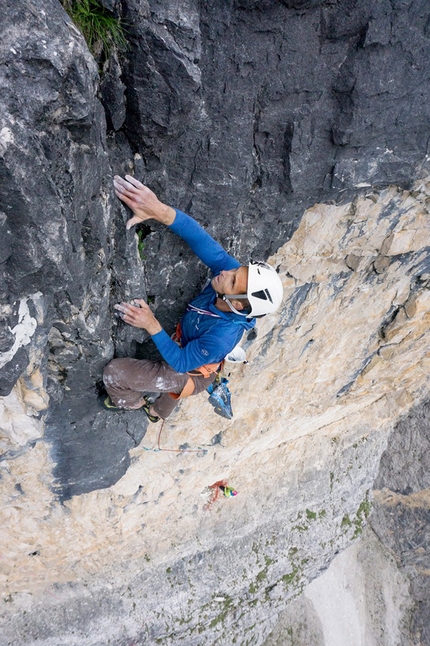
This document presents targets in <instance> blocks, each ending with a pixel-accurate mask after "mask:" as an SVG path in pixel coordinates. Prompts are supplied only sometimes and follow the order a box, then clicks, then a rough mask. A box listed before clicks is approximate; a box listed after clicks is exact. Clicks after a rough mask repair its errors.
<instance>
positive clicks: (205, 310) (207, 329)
mask: <svg viewBox="0 0 430 646" xmlns="http://www.w3.org/2000/svg"><path fill="white" fill-rule="evenodd" d="M175 210H176V217H175V220H174V222H173V224H171V225H170V227H169V228H170V229H171V230H172V231H173V232H174V233H176V234H177V235H178V236H180V237H181V238H182V239H183V240H185V242H186V243H187V244H188V245H189V247H190V248H191V249H192V251H194V253H195V254H196V255H197V256H198V257H199V258H200V260H202V262H204V263H205V265H207V266H208V267H209V269H210V270H211V271H212V273H213V275H214V276H217V275H218V274H219V273H220V272H221V271H222V270H228V269H236V268H237V267H240V263H239V262H238V261H237V260H236V259H235V258H233V256H230V255H229V254H228V253H227V252H226V251H225V249H223V248H222V246H221V245H220V244H219V243H218V242H216V241H215V240H214V239H213V238H212V236H210V235H209V233H207V231H205V230H204V229H202V227H201V226H200V225H199V224H198V223H197V222H196V221H195V220H194V219H193V218H191V217H190V216H189V215H187V214H186V213H183V212H182V211H179V210H178V209H175ZM216 299H217V294H216V292H215V290H214V288H213V287H212V285H211V284H210V283H209V284H208V285H207V286H206V287H205V288H204V290H203V291H202V292H201V293H200V294H199V295H198V296H196V298H194V299H193V300H192V301H191V303H190V305H189V306H188V308H187V311H186V313H185V314H184V316H183V317H182V319H181V329H182V337H181V347H179V346H178V345H177V344H176V343H175V342H174V341H173V340H172V339H171V338H170V337H169V335H168V334H167V333H166V332H165V330H161V332H158V333H157V334H154V335H153V336H152V339H153V341H154V343H155V344H156V346H157V348H158V350H159V351H160V353H161V355H162V357H163V359H164V360H165V361H166V362H167V363H168V364H169V365H170V366H171V367H172V368H173V369H174V370H177V372H189V371H190V370H195V369H196V368H199V367H200V366H202V365H204V364H207V363H218V362H220V361H222V360H223V359H224V358H225V357H226V356H227V354H228V353H229V352H231V350H233V348H234V347H235V346H236V345H237V344H238V343H239V341H240V339H241V337H242V334H243V332H244V331H245V330H249V329H251V328H253V327H254V326H255V319H250V320H248V319H246V318H245V317H244V316H240V315H238V314H235V313H234V312H221V311H220V310H218V309H217V308H216V307H215V302H216Z"/></svg>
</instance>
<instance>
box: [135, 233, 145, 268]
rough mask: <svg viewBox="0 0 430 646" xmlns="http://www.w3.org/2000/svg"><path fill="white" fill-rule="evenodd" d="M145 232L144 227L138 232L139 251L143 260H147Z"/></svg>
mask: <svg viewBox="0 0 430 646" xmlns="http://www.w3.org/2000/svg"><path fill="white" fill-rule="evenodd" d="M145 237H146V236H145V234H144V232H143V231H142V229H139V231H138V232H137V250H138V252H139V257H140V259H141V260H145V242H144V240H145Z"/></svg>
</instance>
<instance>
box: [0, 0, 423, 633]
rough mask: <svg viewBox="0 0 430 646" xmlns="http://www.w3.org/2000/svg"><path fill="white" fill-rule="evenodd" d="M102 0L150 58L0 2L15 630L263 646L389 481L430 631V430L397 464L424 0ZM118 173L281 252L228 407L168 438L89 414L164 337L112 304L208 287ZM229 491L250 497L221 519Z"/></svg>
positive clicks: (4, 383) (242, 248)
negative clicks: (104, 382)
mask: <svg viewBox="0 0 430 646" xmlns="http://www.w3.org/2000/svg"><path fill="white" fill-rule="evenodd" d="M102 4H103V5H105V6H106V7H108V8H109V9H110V10H111V12H112V15H114V16H117V17H121V18H122V19H123V20H124V21H125V24H126V25H127V39H128V45H129V48H128V50H127V51H126V52H122V53H120V52H114V53H113V54H112V56H111V57H110V59H109V60H106V61H102V60H97V61H96V60H95V59H94V58H93V57H92V56H91V54H90V52H89V50H88V48H87V46H86V43H85V41H84V39H83V37H82V35H81V34H80V32H79V30H78V29H77V28H76V26H75V25H74V24H73V23H72V22H71V20H70V18H69V17H68V16H67V14H66V12H65V11H64V9H63V7H62V5H61V4H60V3H59V2H58V0H44V1H43V2H41V0H18V1H17V0H6V1H5V2H4V3H3V5H4V6H3V7H2V21H1V25H0V30H1V38H0V86H1V88H2V92H1V93H0V352H1V357H0V449H1V455H0V474H1V480H0V499H1V518H0V545H1V550H0V553H1V559H2V560H1V568H0V587H1V593H2V602H1V605H0V607H1V610H0V615H1V617H2V627H1V629H0V630H1V633H0V636H1V640H0V641H2V643H6V644H8V645H9V644H10V645H13V646H21V645H22V646H24V645H25V646H30V645H32V644H36V643H37V644H39V645H40V644H42V645H43V646H68V645H76V646H78V645H79V646H85V645H88V646H101V645H103V646H105V644H107V643H111V644H114V645H115V646H131V645H132V644H135V645H137V644H139V646H140V645H141V644H151V645H152V644H155V643H162V644H166V646H169V645H172V646H173V645H176V644H178V645H179V644H184V645H186V646H193V645H195V646H197V645H198V646H201V645H202V644H208V645H211V644H215V643H216V644H221V645H223V644H224V645H225V646H231V645H232V644H234V643H240V644H243V645H245V644H247V643H248V644H252V645H253V646H254V645H258V644H262V643H264V641H265V640H266V638H268V636H269V634H270V633H271V631H272V629H276V626H277V624H278V620H279V619H280V618H282V616H283V613H284V611H285V609H286V607H287V606H288V604H289V603H290V602H291V601H292V600H293V599H295V598H296V597H297V596H298V595H299V594H300V592H301V591H302V590H303V589H304V587H305V586H306V585H307V584H308V583H309V582H310V581H311V580H313V579H315V577H317V576H318V575H319V574H320V573H321V572H323V571H325V570H326V569H327V568H328V566H329V564H330V562H331V561H332V560H333V558H334V557H335V556H336V554H338V553H340V552H342V551H343V550H344V549H346V548H348V547H349V546H350V545H351V543H353V542H354V541H356V540H357V539H359V537H360V535H361V532H362V530H363V527H364V525H365V523H366V517H367V516H368V514H369V512H370V510H371V507H372V488H373V486H374V481H375V478H376V477H378V483H377V485H375V486H376V487H377V491H378V493H377V495H376V496H375V500H376V503H377V504H375V512H374V514H375V521H374V529H375V531H376V532H377V534H378V537H379V539H380V540H381V542H382V543H383V544H384V545H385V546H386V548H387V549H389V550H391V552H392V554H394V555H395V558H396V559H397V561H398V562H399V563H400V566H401V567H404V569H405V574H406V575H407V576H408V577H410V580H411V581H413V585H411V591H412V594H411V597H410V603H411V604H415V606H417V605H418V606H419V608H418V610H419V611H417V612H415V614H413V617H414V622H415V623H414V622H412V624H411V625H413V631H414V632H413V638H414V639H415V637H416V635H418V637H417V638H416V639H421V634H424V633H423V630H424V628H423V627H425V625H426V617H427V616H428V613H427V606H426V603H425V602H424V600H425V597H426V590H427V571H428V567H427V565H426V561H425V558H424V556H425V554H426V539H425V533H424V531H423V526H424V525H425V523H424V521H423V520H422V517H425V513H426V509H427V507H426V506H425V504H426V502H425V501H426V500H427V498H426V494H425V493H424V494H423V493H420V492H421V490H423V491H425V490H426V489H427V488H428V485H425V484H422V483H421V484H420V482H421V480H419V478H418V475H417V474H421V475H422V472H423V471H425V469H424V467H423V464H424V462H423V461H422V459H421V456H420V452H422V449H420V448H418V449H417V448H416V447H417V446H418V447H422V446H423V444H421V443H420V442H418V444H416V437H415V436H411V441H410V446H411V447H415V448H414V449H413V450H414V451H415V453H416V461H415V462H414V463H413V464H411V465H410V464H409V463H408V468H407V469H406V468H405V472H407V473H410V474H411V482H412V484H410V483H407V484H405V483H404V482H403V481H402V478H401V473H402V468H403V467H402V462H401V459H400V457H398V458H396V460H395V463H396V468H395V469H394V470H393V480H390V479H389V478H388V476H387V472H389V471H390V465H391V462H390V460H391V457H389V456H390V455H391V453H390V450H394V451H395V453H396V455H398V456H400V455H401V454H402V453H403V452H404V447H403V445H402V444H401V442H400V441H399V440H398V439H397V440H396V441H395V442H394V440H392V438H393V437H394V436H395V433H396V432H397V431H396V430H394V429H399V428H400V424H401V423H403V422H404V420H405V419H407V416H408V414H409V413H411V411H412V413H411V414H413V411H417V410H418V411H424V412H422V416H423V417H424V418H425V419H427V417H428V415H427V412H426V411H427V409H426V407H425V406H424V404H423V402H425V401H426V400H427V399H428V396H429V369H428V368H429V365H428V364H429V353H428V350H429V339H428V325H429V290H428V285H429V282H428V281H429V273H430V272H429V248H430V244H429V237H430V236H429V227H428V200H429V180H428V179H427V176H428V156H427V141H428V115H429V106H430V101H429V100H428V99H429V98H430V97H429V96H428V92H429V91H428V87H429V86H428V82H427V70H428V36H429V30H428V8H427V0H414V1H413V2H412V1H410V2H402V3H399V2H394V1H393V2H381V3H372V2H370V1H367V0H366V1H363V2H346V3H333V2H331V1H327V2H326V1H324V0H311V1H310V0H309V1H308V0H304V1H301V0H294V1H290V0H288V1H287V0H286V1H285V2H282V3H279V2H274V1H273V2H272V0H262V2H254V1H252V2H248V1H246V0H238V1H237V2H234V3H221V4H222V6H221V5H220V3H219V2H218V1H217V0H214V1H209V2H205V3H200V2H197V1H194V0H187V1H186V2H183V1H181V2H179V1H178V2H158V1H155V0H151V1H149V2H147V1H146V0H127V1H123V2H117V1H115V0H103V2H102ZM126 172H131V173H133V174H135V176H137V177H139V178H141V179H143V180H144V181H146V182H147V183H148V184H149V185H150V186H151V187H152V188H153V189H154V190H156V191H157V193H158V194H159V195H160V197H161V198H162V199H163V200H165V201H166V202H168V203H171V204H174V205H175V206H178V207H180V208H182V209H184V210H186V211H187V212H190V213H191V215H193V216H195V217H196V218H197V219H198V220H199V221H200V222H201V223H202V224H203V225H204V226H205V227H206V228H207V229H208V230H209V231H210V232H211V233H212V234H213V235H214V236H215V237H216V238H217V239H219V240H220V241H221V242H222V243H223V244H225V245H226V248H227V249H228V250H229V251H230V252H231V253H233V254H234V255H235V256H236V257H238V258H239V259H240V260H241V261H243V262H245V261H246V260H247V259H248V258H249V256H250V255H253V257H259V258H267V257H268V256H270V254H272V262H273V263H274V264H275V265H276V266H277V267H278V269H279V273H280V275H281V277H282V280H283V281H284V285H285V299H284V303H283V307H282V308H281V310H280V311H279V313H277V314H276V315H274V316H271V317H267V318H266V319H264V320H262V321H260V322H259V324H258V328H257V336H255V335H254V334H251V335H249V337H248V338H246V339H244V341H243V344H244V347H246V349H247V353H248V359H249V364H247V365H244V366H236V367H233V368H230V371H231V375H230V377H229V379H230V386H231V390H232V393H233V410H234V418H233V420H231V421H226V420H225V419H222V418H221V417H219V416H216V415H215V414H214V412H213V410H212V408H211V407H210V405H209V403H208V402H207V401H206V398H205V396H204V395H201V396H199V397H198V398H195V399H194V400H190V401H187V402H183V403H182V404H181V406H180V407H179V408H178V410H177V412H176V413H175V414H174V415H173V416H172V417H171V418H170V419H169V421H168V423H166V424H165V425H164V427H163V428H162V429H161V428H160V426H159V425H149V424H148V422H147V420H146V418H145V417H143V416H142V415H140V414H139V413H131V412H130V413H127V412H124V413H121V414H119V415H110V414H108V413H107V412H105V411H102V410H100V408H99V406H98V404H97V395H98V392H99V385H100V384H99V382H100V377H101V372H102V368H103V366H104V365H105V364H106V363H107V361H108V360H109V359H110V358H111V357H112V356H114V355H116V356H124V355H137V356H143V354H144V353H147V352H152V350H151V348H150V344H149V342H147V339H146V335H145V334H143V333H142V332H140V331H138V330H135V329H131V328H130V327H128V326H125V325H123V324H122V323H121V322H119V321H118V320H117V319H115V317H114V316H113V305H114V303H116V302H117V301H118V300H122V299H130V298H132V297H135V296H147V297H148V299H150V301H151V305H152V307H153V308H154V310H155V312H156V314H157V316H158V317H159V319H160V321H161V322H162V323H163V325H164V326H165V327H166V329H167V330H171V329H172V327H173V325H174V324H175V323H176V321H177V319H178V317H179V316H180V313H181V312H182V311H183V309H184V306H185V303H186V302H187V300H189V298H190V297H191V296H192V295H193V294H194V293H196V291H197V290H198V289H199V288H200V286H201V285H202V284H203V282H204V280H205V278H206V270H205V268H204V267H202V266H201V264H199V263H198V262H197V260H196V259H195V258H194V257H193V256H192V254H191V253H190V251H189V250H187V248H186V245H184V244H183V243H182V242H181V241H178V239H177V238H176V236H174V235H173V234H172V233H171V232H169V231H165V230H163V229H162V228H161V227H158V226H155V225H152V224H151V225H149V226H148V227H143V228H142V229H141V232H140V245H138V244H137V242H138V240H137V236H136V235H135V232H134V231H129V232H128V233H126V232H125V229H124V224H125V221H126V219H127V213H126V211H125V209H124V208H123V207H122V206H121V205H120V204H119V202H118V200H116V198H115V197H114V194H113V190H112V175H113V174H114V173H126ZM273 254H274V255H273ZM417 407H418V408H417ZM399 420H400V421H399ZM384 452H385V453H384ZM381 455H384V456H385V457H384V458H383V460H382V463H381V464H382V465H384V464H388V465H389V466H388V467H385V471H384V473H385V475H384V477H383V476H382V475H381V474H382V466H380V462H381ZM387 456H388V457H387ZM384 460H385V461H386V462H384ZM378 474H379V475H378ZM388 475H390V474H388ZM386 476H387V477H386ZM219 480H227V482H228V483H229V484H230V485H232V486H234V487H235V488H236V489H237V490H238V491H239V495H238V496H237V497H235V498H234V499H226V498H220V499H219V500H217V501H215V502H214V504H213V505H212V507H211V509H210V510H209V509H208V508H207V503H208V499H209V496H210V492H211V490H210V489H208V487H210V485H212V484H214V483H215V482H217V481H219ZM409 487H410V488H411V490H410V489H409ZM385 489H388V490H389V491H388V493H387V491H385ZM381 492H382V493H381ZM410 496H412V497H410ZM418 503H419V504H418ZM396 505H397V506H398V505H401V507H400V508H401V509H403V505H404V509H405V510H408V512H410V510H418V511H417V512H416V515H417V517H418V521H419V522H420V523H421V525H420V534H419V535H420V536H421V537H422V544H420V545H417V546H414V547H413V550H412V551H413V555H412V556H411V557H410V558H411V559H412V562H413V563H414V566H413V568H415V570H414V569H413V568H409V569H408V567H409V565H410V563H409V561H408V558H406V557H404V552H405V545H406V544H407V543H408V541H409V538H407V537H409V531H404V532H403V533H402V532H398V531H397V528H396V529H395V531H396V532H397V534H398V540H397V542H396V541H393V540H391V537H392V533H393V531H394V530H393V527H392V525H391V516H390V514H391V511H390V510H391V509H392V507H393V506H396ZM376 512H378V514H376ZM400 516H401V515H400ZM412 516H413V514H411V513H410V515H409V516H408V518H409V517H412ZM415 520H417V518H415ZM402 536H403V537H404V538H402ZM384 541H385V542H384ZM409 542H410V541H409ZM420 548H423V549H424V556H423V555H422V552H419V551H418V552H417V551H416V550H419V549H420ZM353 549H355V550H357V552H356V553H357V554H358V553H359V551H360V549H361V548H359V547H354V548H353ZM406 553H407V550H406ZM399 554H400V556H399ZM393 558H394V556H393ZM402 558H403V559H404V561H405V563H406V565H404V564H403V565H402V562H401V561H402ZM414 559H415V560H414ZM402 572H403V570H402ZM408 580H409V579H408ZM307 601H309V599H308V600H307ZM307 601H306V603H307ZM308 605H309V604H308ZM415 606H414V607H415ZM411 612H412V611H411ZM314 615H315V613H314ZM314 615H313V616H314ZM411 616H412V615H411ZM314 619H315V616H314ZM427 623H428V622H427ZM311 628H312V630H313V629H314V628H315V631H316V633H315V634H317V633H318V630H320V629H321V626H320V625H319V624H318V621H317V619H315V622H314V624H312V626H311ZM411 630H412V629H411ZM272 634H273V635H276V630H275V632H274V633H272ZM369 634H370V633H369ZM372 634H373V633H372ZM404 634H405V635H406V637H405V639H408V637H407V633H404ZM411 635H412V633H411ZM411 638H412V637H411ZM406 644H407V641H406V642H405V646H406ZM326 646H332V645H331V644H330V645H329V644H326ZM402 646H403V644H402ZM414 646H415V644H414Z"/></svg>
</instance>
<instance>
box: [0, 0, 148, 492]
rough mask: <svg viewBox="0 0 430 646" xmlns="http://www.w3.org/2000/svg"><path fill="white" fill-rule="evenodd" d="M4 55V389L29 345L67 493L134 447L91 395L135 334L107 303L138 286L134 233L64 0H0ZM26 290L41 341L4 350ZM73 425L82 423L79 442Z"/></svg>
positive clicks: (89, 66) (116, 465)
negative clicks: (38, 305) (39, 313)
mask: <svg viewBox="0 0 430 646" xmlns="http://www.w3.org/2000/svg"><path fill="white" fill-rule="evenodd" d="M1 59H2V60H1V62H2V65H1V75H2V77H1V86H2V98H1V101H2V108H1V115H2V116H1V128H0V130H1V152H2V155H1V160H0V177H1V182H0V203H1V206H0V210H1V212H2V214H3V216H2V218H3V219H2V220H1V222H2V228H3V232H4V235H3V236H2V244H1V253H2V259H3V263H2V264H1V272H2V274H1V279H0V284H1V292H2V293H1V304H2V317H3V322H4V324H3V327H2V329H3V330H4V333H3V335H2V341H3V347H4V348H5V350H6V349H7V350H9V354H12V355H13V356H11V358H10V360H9V361H7V363H6V364H5V365H4V366H3V367H2V371H1V378H0V387H1V395H2V396H4V395H8V394H9V392H10V391H11V389H12V387H13V386H14V384H15V382H16V381H17V379H18V377H19V376H20V375H21V374H23V373H25V370H26V368H27V366H29V361H30V353H31V352H36V353H37V354H38V362H39V364H40V365H41V367H42V371H43V375H44V381H45V386H46V388H47V391H48V393H49V395H50V399H51V405H50V409H49V412H48V415H47V439H49V440H50V441H51V442H52V443H53V455H54V456H55V459H56V460H57V461H58V463H57V469H56V475H57V477H58V481H59V491H60V493H61V494H62V495H65V492H67V495H72V494H73V493H79V492H82V491H87V490H89V489H92V488H94V487H99V486H108V485H109V484H111V483H112V481H114V480H116V479H118V477H120V475H122V473H124V470H125V469H126V465H127V459H126V456H128V448H129V447H130V443H131V445H134V443H133V440H132V439H131V437H132V436H133V434H134V431H133V430H132V431H131V436H130V435H129V434H128V433H127V427H128V423H127V422H125V424H123V425H122V427H123V430H122V431H120V432H119V436H120V437H119V438H118V439H117V440H116V441H115V440H114V439H113V438H114V437H117V435H118V432H116V431H115V430H114V428H116V427H117V425H118V422H117V421H112V420H110V419H109V418H108V417H107V415H105V414H104V413H102V412H97V411H96V410H95V405H94V404H93V403H92V402H95V401H96V396H97V390H96V383H97V381H99V380H100V378H101V371H102V368H103V366H104V365H105V364H106V363H107V361H108V360H109V358H110V357H111V356H112V353H113V344H112V334H113V337H115V336H117V340H118V351H119V352H120V351H121V350H122V351H123V352H124V353H128V352H130V347H131V345H132V344H133V343H134V339H136V336H137V335H136V332H133V331H131V330H130V329H128V330H125V329H123V328H118V330H117V334H115V330H112V314H111V305H112V301H114V302H115V300H117V299H119V298H127V297H128V296H129V294H130V291H129V290H130V287H129V281H130V286H131V284H133V287H134V288H135V289H138V292H139V293H144V288H143V284H142V281H143V273H142V270H141V267H140V266H139V265H138V261H137V253H136V249H135V246H134V245H135V243H134V240H133V236H130V237H129V238H127V237H126V236H125V234H124V230H123V224H124V223H123V219H122V217H121V216H119V215H118V213H117V214H116V217H115V216H114V210H113V199H112V188H111V171H110V166H109V160H108V155H107V151H106V147H105V131H106V125H105V119H104V111H103V108H102V106H101V104H100V102H99V101H98V100H97V98H96V92H97V85H98V73H97V68H96V65H95V62H94V60H93V59H92V57H91V55H90V54H89V52H88V50H87V49H86V46H85V43H84V41H83V38H82V36H81V35H80V33H79V32H78V30H77V29H76V28H75V27H74V25H73V24H72V23H71V21H70V20H69V18H68V17H67V15H66V13H65V12H64V11H63V9H62V7H61V6H60V4H59V3H58V2H56V1H54V0H52V1H51V2H49V3H44V5H43V8H42V7H41V6H40V5H39V4H38V3H15V2H10V3H7V6H6V7H5V11H4V15H3V19H2V49H1ZM117 229H119V231H118V232H117ZM117 245H118V246H117ZM116 254H118V256H117V257H118V270H117V271H116V274H115V278H114V277H113V272H112V266H113V265H115V263H116V260H115V258H116ZM33 293H39V294H41V295H42V298H43V301H44V303H45V317H44V320H43V322H41V321H39V324H40V325H41V329H44V330H45V331H46V334H45V335H44V342H43V344H42V345H41V344H40V343H39V344H37V343H36V342H35V337H33V339H32V340H31V339H30V338H28V335H26V336H24V339H23V341H22V344H23V345H21V346H20V345H19V343H17V344H15V346H14V347H13V350H12V351H10V346H11V345H13V342H14V340H16V339H17V334H18V332H17V324H19V325H21V327H22V326H23V325H24V323H23V322H22V321H21V319H20V317H19V316H18V315H17V312H18V307H19V303H20V299H21V300H22V299H26V297H28V295H29V294H33ZM13 330H15V332H14V334H11V331H13ZM38 336H39V341H40V340H41V335H40V334H39V335H38ZM139 338H142V334H140V335H139ZM8 346H9V347H8ZM29 370H31V367H30V368H29ZM112 424H113V427H112V431H113V434H112V435H110V436H109V437H110V440H109V441H107V438H106V435H107V434H108V435H109V429H110V427H111V425H112ZM134 425H136V422H134ZM132 426H133V424H132ZM139 426H140V427H142V424H141V421H140V424H139ZM143 428H145V423H144V424H143ZM84 429H85V431H84ZM98 429H99V430H98ZM80 431H84V433H85V432H87V433H88V436H87V437H88V442H89V443H87V446H86V448H85V449H83V448H82V449H80V447H82V441H83V437H84V435H82V434H80ZM139 432H140V431H139ZM65 437H66V438H67V439H66V440H64V438H65ZM89 438H91V439H89ZM70 447H73V448H70ZM109 447H110V449H109ZM96 455H97V456H98V457H97V458H95V457H94V456H96ZM101 456H104V458H102V457H101ZM94 460H96V461H95V462H94ZM63 465H67V466H64V468H63ZM108 474H114V475H111V476H109V475H108ZM69 481H70V482H72V483H73V485H71V484H70V482H69ZM89 483H91V484H89Z"/></svg>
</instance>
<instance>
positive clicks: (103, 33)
mask: <svg viewBox="0 0 430 646" xmlns="http://www.w3.org/2000/svg"><path fill="white" fill-rule="evenodd" d="M61 2H62V5H63V7H64V9H65V10H66V11H67V13H68V14H69V16H70V18H71V19H72V20H73V22H74V23H75V25H76V26H77V27H78V29H79V30H80V31H81V32H82V34H83V36H84V38H85V40H86V42H87V45H88V49H89V50H90V52H91V53H92V55H93V56H94V58H95V59H96V60H98V61H103V60H107V59H108V58H109V56H110V55H111V53H112V49H113V48H114V47H116V48H117V49H120V50H124V49H127V40H126V38H125V34H124V27H123V25H122V23H121V20H120V19H119V18H115V17H114V16H113V15H112V14H111V13H110V12H109V11H108V10H107V9H105V8H104V7H103V6H102V5H101V4H100V2H98V0H61Z"/></svg>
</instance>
